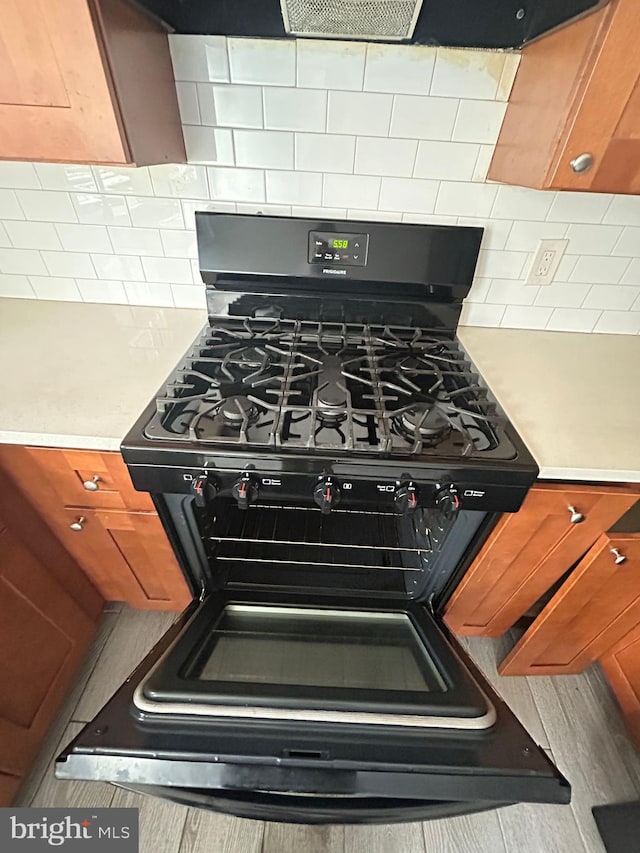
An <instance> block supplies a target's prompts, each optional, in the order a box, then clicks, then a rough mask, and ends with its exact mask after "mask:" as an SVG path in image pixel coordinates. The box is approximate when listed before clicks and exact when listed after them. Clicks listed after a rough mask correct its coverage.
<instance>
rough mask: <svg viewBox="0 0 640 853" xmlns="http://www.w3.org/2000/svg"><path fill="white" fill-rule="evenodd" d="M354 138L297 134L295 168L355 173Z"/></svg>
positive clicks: (321, 134)
mask: <svg viewBox="0 0 640 853" xmlns="http://www.w3.org/2000/svg"><path fill="white" fill-rule="evenodd" d="M355 149H356V140H355V137H354V136H341V135H339V134H328V133H296V140H295V167H296V169H301V170H302V171H314V172H347V173H350V172H353V164H354V158H355Z"/></svg>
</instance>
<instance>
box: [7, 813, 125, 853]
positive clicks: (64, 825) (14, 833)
mask: <svg viewBox="0 0 640 853" xmlns="http://www.w3.org/2000/svg"><path fill="white" fill-rule="evenodd" d="M92 817H94V818H95V815H92ZM10 821H11V839H12V841H25V840H29V841H36V840H37V841H46V842H47V844H50V845H51V846H52V847H59V846H60V845H62V844H64V843H65V841H78V840H87V841H88V840H89V839H91V838H129V827H127V826H121V827H119V828H118V830H117V834H115V833H114V827H111V826H98V825H97V824H96V823H95V821H91V820H89V819H88V818H84V820H82V821H77V820H72V819H71V817H70V816H69V815H67V816H66V817H64V818H63V819H62V820H56V821H53V820H52V821H50V820H49V819H48V818H47V817H46V816H44V817H42V819H41V820H39V821H32V822H29V823H26V822H25V821H21V820H18V819H17V817H16V816H15V815H11V817H10Z"/></svg>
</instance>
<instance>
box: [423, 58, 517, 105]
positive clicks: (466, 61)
mask: <svg viewBox="0 0 640 853" xmlns="http://www.w3.org/2000/svg"><path fill="white" fill-rule="evenodd" d="M504 63H505V54H504V53H497V52H494V51H484V50H482V51H481V50H463V49H459V48H450V47H439V48H438V53H437V57H436V63H435V68H434V70H433V79H432V81H431V94H432V95H438V96H440V97H453V98H474V99H475V98H479V99H481V100H493V99H494V98H495V97H496V94H497V90H498V82H499V80H500V77H501V76H502V71H503V70H504Z"/></svg>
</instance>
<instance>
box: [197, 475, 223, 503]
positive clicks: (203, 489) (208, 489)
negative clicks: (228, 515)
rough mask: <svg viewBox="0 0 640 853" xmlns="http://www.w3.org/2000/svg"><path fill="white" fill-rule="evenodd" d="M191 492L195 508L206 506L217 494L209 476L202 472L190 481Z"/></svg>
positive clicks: (216, 488) (216, 489)
mask: <svg viewBox="0 0 640 853" xmlns="http://www.w3.org/2000/svg"><path fill="white" fill-rule="evenodd" d="M191 491H192V493H193V495H194V496H195V501H194V503H195V505H196V506H206V505H207V504H208V503H209V501H212V500H213V499H214V498H215V496H216V495H217V494H218V486H217V484H216V482H215V480H213V479H212V478H211V476H210V475H209V474H208V473H207V472H206V471H203V472H202V474H198V476H197V477H194V478H193V480H192V481H191Z"/></svg>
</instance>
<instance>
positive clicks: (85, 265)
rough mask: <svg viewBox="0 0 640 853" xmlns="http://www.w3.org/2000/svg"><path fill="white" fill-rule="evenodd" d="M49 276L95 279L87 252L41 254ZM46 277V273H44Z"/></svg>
mask: <svg viewBox="0 0 640 853" xmlns="http://www.w3.org/2000/svg"><path fill="white" fill-rule="evenodd" d="M41 255H42V260H43V261H44V262H45V264H46V267H47V270H48V272H49V275H53V276H61V277H62V278H95V277H96V271H95V268H94V266H93V264H92V263H91V255H88V254H87V253H86V252H49V251H47V252H44V251H43V252H41ZM43 274H44V275H46V272H45V273H43Z"/></svg>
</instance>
